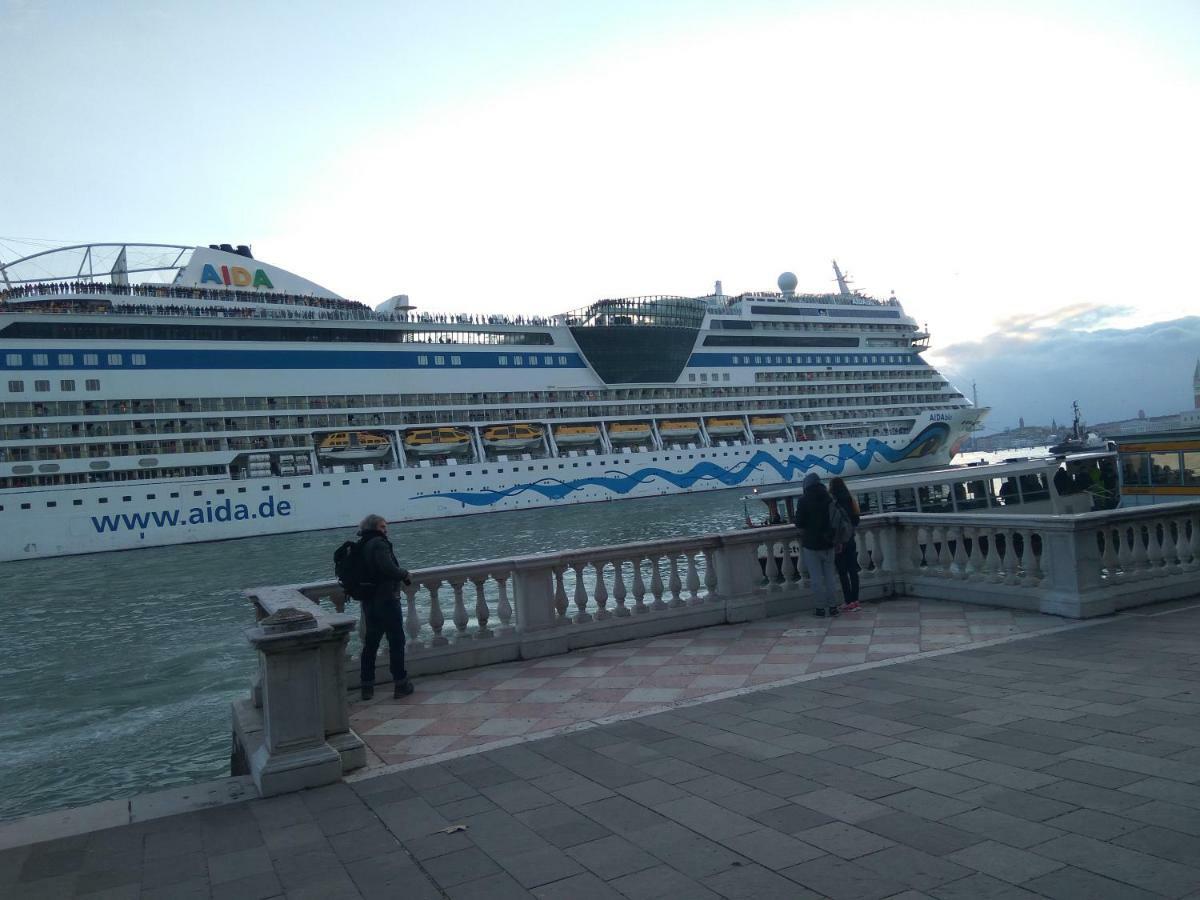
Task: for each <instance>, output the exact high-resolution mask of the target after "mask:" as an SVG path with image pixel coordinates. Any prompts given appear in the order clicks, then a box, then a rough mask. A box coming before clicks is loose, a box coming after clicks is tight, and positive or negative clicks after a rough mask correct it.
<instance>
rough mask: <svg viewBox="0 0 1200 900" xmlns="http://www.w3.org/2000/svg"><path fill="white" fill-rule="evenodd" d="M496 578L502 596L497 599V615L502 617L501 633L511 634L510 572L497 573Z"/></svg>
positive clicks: (494, 576) (493, 576)
mask: <svg viewBox="0 0 1200 900" xmlns="http://www.w3.org/2000/svg"><path fill="white" fill-rule="evenodd" d="M492 578H494V579H495V580H496V586H497V588H498V589H499V592H500V596H499V598H498V599H497V600H496V616H497V618H499V619H500V629H499V632H498V633H499V634H511V633H512V630H513V627H512V613H513V610H512V602H511V601H510V600H509V599H508V573H507V572H504V573H497V574H494V575H492Z"/></svg>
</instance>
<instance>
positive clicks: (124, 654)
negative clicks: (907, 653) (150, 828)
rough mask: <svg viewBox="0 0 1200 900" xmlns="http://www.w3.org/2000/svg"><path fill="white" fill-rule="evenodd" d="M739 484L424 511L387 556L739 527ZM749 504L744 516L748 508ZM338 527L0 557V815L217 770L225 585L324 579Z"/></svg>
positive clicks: (232, 594)
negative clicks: (491, 509)
mask: <svg viewBox="0 0 1200 900" xmlns="http://www.w3.org/2000/svg"><path fill="white" fill-rule="evenodd" d="M741 498H742V492H741V491H736V490H734V491H714V492H711V493H702V494H693V495H683V496H676V497H656V498H652V499H645V500H624V501H621V502H619V503H590V504H583V505H577V506H568V507H562V508H559V509H549V510H523V511H518V512H508V513H489V514H487V515H479V516H468V517H465V518H461V519H439V520H434V521H432V522H429V523H426V524H421V525H418V524H416V523H404V524H402V525H398V526H395V527H394V528H393V529H392V534H391V537H392V540H393V542H394V543H395V545H396V548H397V553H398V555H399V557H400V560H401V563H402V564H403V565H406V566H408V567H410V568H422V567H425V566H432V565H443V564H450V563H456V562H465V561H470V560H476V559H487V558H493V557H504V556H512V555H522V554H527V553H539V552H547V551H552V550H561V549H566V548H572V547H590V546H596V545H600V544H617V543H625V542H629V541H639V540H650V539H654V538H659V537H676V536H680V535H688V534H704V533H709V532H714V531H723V530H728V529H730V528H736V527H739V526H740V525H741V524H742V520H743V516H744V513H743V504H742V499H741ZM754 506H756V507H758V508H757V509H751V510H750V512H751V513H752V514H753V515H755V516H756V517H758V516H760V515H761V512H762V508H761V506H759V504H754ZM349 536H350V535H349V532H348V531H347V532H342V531H336V532H329V531H326V532H310V533H307V534H292V535H272V536H269V537H261V538H249V539H245V540H240V541H228V542H223V543H215V544H192V545H188V546H180V547H160V548H153V549H147V550H136V551H131V552H126V553H110V554H101V555H93V556H77V557H67V558H62V559H49V560H41V561H34V562H20V563H5V564H0V598H2V602H3V603H4V607H5V610H6V615H5V623H4V629H3V631H2V632H0V746H2V747H3V748H4V753H3V754H2V755H0V819H6V818H12V817H16V816H23V815H30V814H33V813H38V812H44V811H46V810H49V809H54V808H57V807H63V806H78V805H80V804H84V803H93V802H96V801H98V800H105V799H110V798H113V797H127V796H131V795H133V794H137V793H141V792H144V791H149V790H155V789H158V788H163V787H170V786H173V785H181V784H188V783H192V782H196V781H205V780H209V779H213V778H219V777H221V776H223V775H227V774H228V773H229V746H230V721H229V704H230V702H231V701H232V700H233V699H235V698H236V697H239V696H243V695H244V694H245V691H246V689H247V686H248V685H249V682H250V676H251V670H252V669H253V666H254V655H253V652H252V651H251V649H250V646H249V644H247V643H246V641H245V639H244V638H243V637H242V634H241V632H242V629H244V628H246V627H247V626H249V625H252V624H253V622H254V615H253V611H252V609H251V607H250V604H249V603H248V602H247V601H246V600H245V599H243V598H242V596H241V591H242V590H243V589H244V588H247V587H253V586H255V585H262V584H294V583H297V582H304V581H320V580H331V579H332V577H333V574H332V567H333V564H332V554H333V550H334V548H335V547H336V546H337V545H338V544H339V543H340V542H341V541H342V540H344V539H345V538H346V537H349Z"/></svg>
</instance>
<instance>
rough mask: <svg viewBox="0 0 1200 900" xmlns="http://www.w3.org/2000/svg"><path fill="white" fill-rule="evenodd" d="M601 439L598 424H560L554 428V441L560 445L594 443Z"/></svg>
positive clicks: (570, 445)
mask: <svg viewBox="0 0 1200 900" xmlns="http://www.w3.org/2000/svg"><path fill="white" fill-rule="evenodd" d="M598 440H600V427H599V426H598V425H559V426H557V427H556V428H555V429H554V442H555V443H556V444H558V446H560V447H575V446H579V445H580V444H594V443H596V442H597V441H598Z"/></svg>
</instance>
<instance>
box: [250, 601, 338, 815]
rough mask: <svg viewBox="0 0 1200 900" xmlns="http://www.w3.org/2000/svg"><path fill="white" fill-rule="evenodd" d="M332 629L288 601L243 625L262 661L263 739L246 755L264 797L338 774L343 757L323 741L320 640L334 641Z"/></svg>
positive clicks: (334, 778)
mask: <svg viewBox="0 0 1200 900" xmlns="http://www.w3.org/2000/svg"><path fill="white" fill-rule="evenodd" d="M332 631H333V629H332V627H331V626H329V625H321V624H318V622H317V620H316V618H315V617H314V616H313V614H312V613H310V612H304V611H302V610H298V609H293V608H291V607H288V608H285V609H281V610H279V611H278V612H276V613H274V614H272V615H270V616H267V617H266V618H265V619H263V620H262V621H260V622H259V623H258V625H257V626H255V627H254V628H248V629H247V630H246V638H247V640H249V641H250V643H251V644H253V645H254V647H255V649H256V650H258V652H259V655H260V658H261V662H262V665H261V671H262V732H261V740H260V741H259V742H258V743H257V746H255V747H254V748H253V750H251V751H250V752H249V753H248V757H249V760H250V774H251V775H252V776H253V777H254V783H255V784H256V785H258V790H259V793H260V794H261V795H262V796H264V797H270V796H273V795H275V794H282V793H286V792H288V791H296V790H301V789H303V788H310V787H318V786H320V785H324V784H332V783H333V782H335V781H338V780H339V779H340V778H341V776H342V760H341V757H340V756H339V755H338V752H337V750H335V749H334V748H333V747H331V746H329V744H327V743H326V742H325V722H324V714H323V711H322V703H321V691H322V687H321V680H322V679H321V653H322V646H323V645H326V644H333V643H335V642H334V641H331V640H330V638H331V637H332ZM247 749H249V748H247Z"/></svg>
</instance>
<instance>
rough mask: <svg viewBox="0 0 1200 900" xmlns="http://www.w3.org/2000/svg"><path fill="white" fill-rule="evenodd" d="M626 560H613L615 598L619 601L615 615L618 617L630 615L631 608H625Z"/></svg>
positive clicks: (614, 611)
mask: <svg viewBox="0 0 1200 900" xmlns="http://www.w3.org/2000/svg"><path fill="white" fill-rule="evenodd" d="M625 596H626V595H625V561H624V560H622V559H614V560H613V600H615V601H616V603H617V608H616V609H614V610H613V615H614V616H616V617H617V618H618V619H623V618H625V617H626V616H628V615H629V610H628V609H626V608H625Z"/></svg>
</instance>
